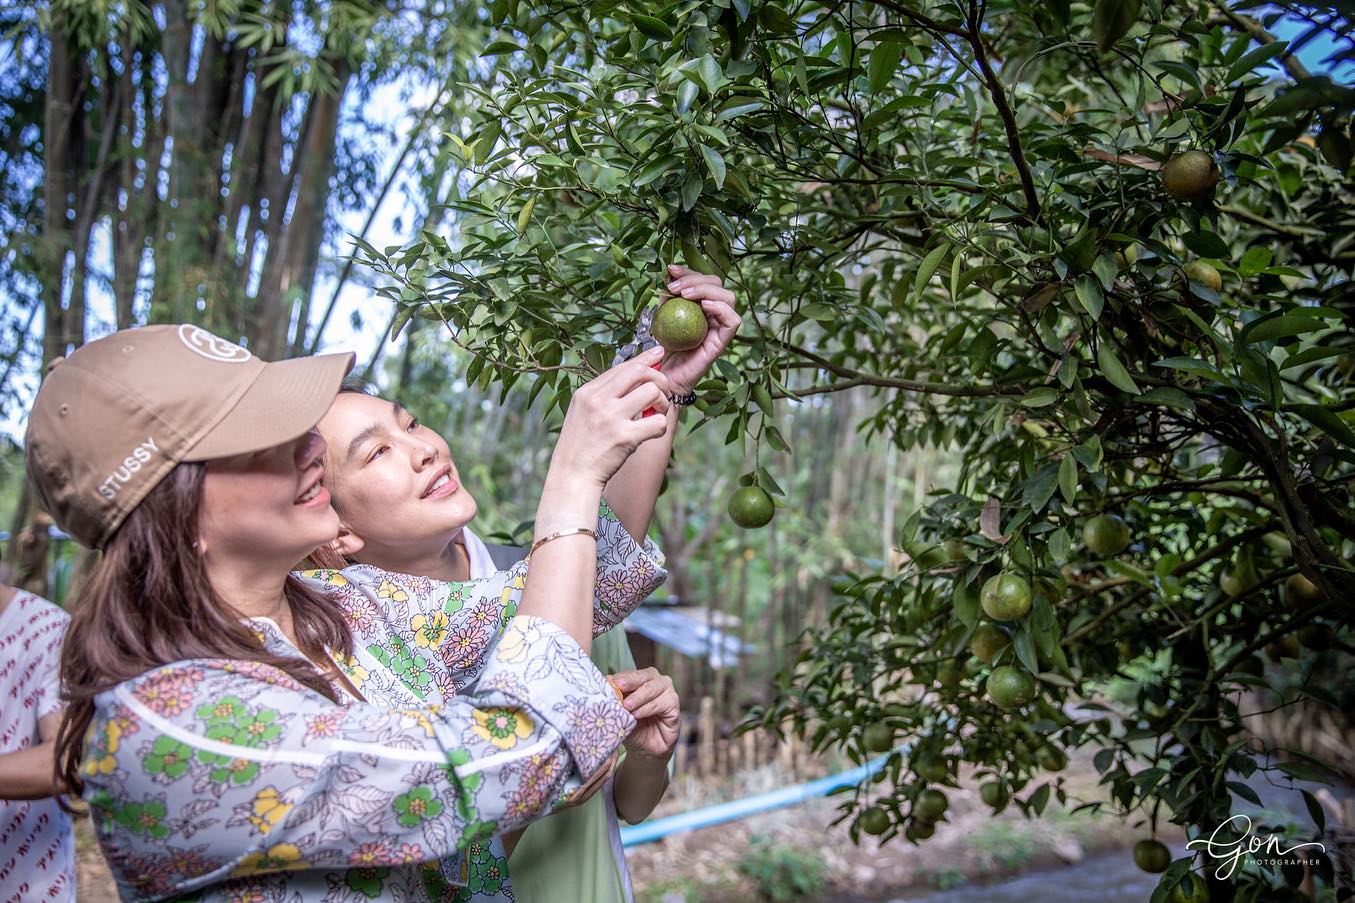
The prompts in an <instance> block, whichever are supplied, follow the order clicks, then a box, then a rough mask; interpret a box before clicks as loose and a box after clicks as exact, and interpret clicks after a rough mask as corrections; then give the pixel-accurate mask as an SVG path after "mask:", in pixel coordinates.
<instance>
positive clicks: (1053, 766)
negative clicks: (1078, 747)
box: [1035, 745, 1068, 771]
mask: <svg viewBox="0 0 1355 903" xmlns="http://www.w3.org/2000/svg"><path fill="white" fill-rule="evenodd" d="M1035 761H1036V762H1037V763H1038V764H1039V766H1040V767H1041V768H1043V769H1044V770H1045V771H1063V769H1065V768H1067V767H1068V754H1067V753H1065V752H1064V751H1063V750H1061V749H1059V748H1058V747H1057V746H1048V745H1046V746H1041V747H1040V748H1039V749H1037V750H1035Z"/></svg>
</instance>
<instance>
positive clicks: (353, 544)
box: [329, 521, 366, 558]
mask: <svg viewBox="0 0 1355 903" xmlns="http://www.w3.org/2000/svg"><path fill="white" fill-rule="evenodd" d="M365 545H366V543H365V542H363V541H362V537H361V536H358V535H357V534H356V533H354V532H353V531H352V530H350V529H348V525H347V524H345V523H343V522H342V521H340V522H339V536H338V538H337V539H335V540H334V541H333V542H331V543H330V544H329V547H330V548H332V549H333V550H334V551H336V552H338V553H339V554H340V555H342V556H343V557H344V558H352V557H353V556H354V555H356V554H357V553H358V552H361V551H362V547H363V546H365Z"/></svg>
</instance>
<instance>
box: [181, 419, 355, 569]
mask: <svg viewBox="0 0 1355 903" xmlns="http://www.w3.org/2000/svg"><path fill="white" fill-rule="evenodd" d="M324 454H325V441H324V440H323V439H321V438H320V434H319V433H317V432H316V431H314V430H312V431H310V432H309V433H307V434H305V435H303V436H301V437H299V438H297V439H295V440H293V441H291V442H285V443H283V444H282V445H276V446H274V447H272V448H268V449H264V450H263V451H259V452H251V453H250V454H245V455H235V456H233V457H229V458H217V459H215V460H212V461H208V462H207V469H206V474H205V475H204V477H203V484H202V507H201V514H200V515H199V525H198V528H199V541H200V544H201V547H202V551H203V554H205V555H206V556H208V558H209V559H211V558H215V559H216V560H217V561H223V562H224V561H235V560H242V561H253V562H257V563H258V566H259V567H260V568H263V567H267V566H268V565H269V564H273V563H280V564H279V566H280V567H283V568H284V569H285V568H289V567H291V566H292V565H293V564H294V563H295V562H297V561H300V560H301V559H302V558H303V557H304V556H305V555H306V554H307V553H309V552H310V550H311V549H314V548H315V547H316V546H319V545H323V544H324V543H327V542H330V541H332V540H333V539H334V537H335V536H336V535H337V534H338V532H339V516H338V514H336V513H335V511H334V508H333V506H332V505H330V503H329V492H328V491H327V490H326V489H325V488H324V486H323V485H321V480H322V479H323V478H324V475H325V469H324V466H323V464H322V463H321V462H322V460H323V458H324Z"/></svg>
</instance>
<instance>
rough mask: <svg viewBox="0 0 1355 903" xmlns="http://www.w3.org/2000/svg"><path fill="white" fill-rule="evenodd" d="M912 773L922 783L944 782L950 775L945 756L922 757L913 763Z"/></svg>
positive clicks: (948, 764)
mask: <svg viewBox="0 0 1355 903" xmlns="http://www.w3.org/2000/svg"><path fill="white" fill-rule="evenodd" d="M913 771H914V772H915V773H916V774H917V776H918V777H920V778H922V779H923V780H924V781H933V782H939V781H944V780H945V779H946V778H947V777H948V776H949V775H950V763H949V762H947V761H946V757H945V756H933V755H926V754H924V755H922V756H920V757H918V759H917V761H915V762H914V763H913Z"/></svg>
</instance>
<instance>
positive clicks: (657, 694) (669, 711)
mask: <svg viewBox="0 0 1355 903" xmlns="http://www.w3.org/2000/svg"><path fill="white" fill-rule="evenodd" d="M609 679H610V680H611V682H612V686H614V687H616V688H617V690H619V691H620V692H621V704H622V705H623V706H625V707H626V711H628V712H630V714H631V717H633V718H634V719H635V721H636V725H635V730H633V731H631V734H630V736H629V737H627V738H626V750H627V752H630V753H638V754H640V755H643V756H648V757H650V758H651V759H664V760H666V759H667V758H668V757H669V756H671V755H672V754H673V747H674V746H676V745H677V740H678V728H679V726H680V725H681V723H682V719H681V713H682V707H681V701H680V700H679V699H678V694H677V691H676V690H675V689H673V679H672V678H671V677H668V676H666V675H664V674H660V673H659V672H658V671H657V670H655V669H654V668H644V669H642V670H640V671H622V672H620V673H618V674H613V675H612V676H611V677H610V678H609Z"/></svg>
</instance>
